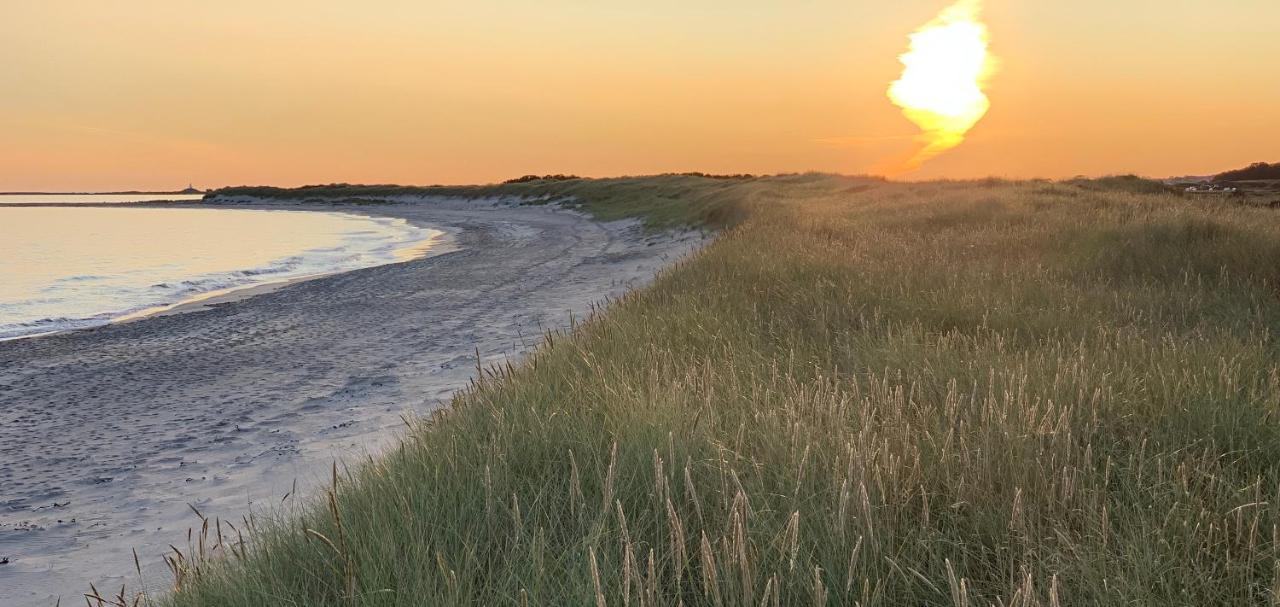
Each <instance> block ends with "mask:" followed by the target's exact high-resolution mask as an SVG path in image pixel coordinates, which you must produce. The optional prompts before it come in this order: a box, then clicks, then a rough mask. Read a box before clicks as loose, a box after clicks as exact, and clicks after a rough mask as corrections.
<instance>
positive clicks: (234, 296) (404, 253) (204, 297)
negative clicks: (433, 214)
mask: <svg viewBox="0 0 1280 607" xmlns="http://www.w3.org/2000/svg"><path fill="white" fill-rule="evenodd" d="M4 207H19V208H23V207H26V208H30V207H38V208H85V207H92V208H147V209H199V210H218V209H219V208H222V207H221V206H220V205H210V204H207V203H200V202H191V201H142V202H126V203H18V204H3V203H0V208H4ZM235 209H236V210H245V211H255V210H260V211H286V210H297V211H298V212H304V213H314V212H326V213H342V214H346V215H353V216H357V217H364V218H374V217H377V216H376V215H368V214H361V213H359V212H356V211H352V210H319V209H282V208H279V207H276V206H272V205H262V206H260V207H252V206H236V207H235ZM383 217H385V216H383ZM404 221H406V222H407V223H409V224H410V225H413V226H415V227H417V228H420V229H423V230H429V231H432V232H435V234H432V235H431V236H429V237H427V238H425V239H423V240H421V241H419V242H415V243H412V244H410V245H408V246H404V247H401V248H399V249H397V250H396V251H395V252H394V253H393V255H394V256H395V259H394V260H391V261H386V262H384V263H379V264H377V265H374V266H365V267H377V266H379V265H387V264H395V263H405V262H407V261H413V260H415V259H423V258H427V257H433V256H435V255H444V254H447V253H451V252H454V251H456V250H457V248H456V245H455V240H454V235H453V234H451V233H450V232H449V231H447V230H444V229H441V227H440V226H435V225H431V224H429V223H425V222H421V221H413V220H407V219H406V220H404ZM361 269H364V268H337V269H332V270H328V271H322V272H316V273H312V274H307V275H303V276H294V277H291V278H283V279H276V280H268V281H265V282H260V283H250V284H244V285H238V286H232V287H225V288H220V289H214V290H212V291H206V292H203V293H195V294H192V295H190V296H187V297H183V298H181V299H179V300H177V301H174V302H170V303H162V304H157V305H151V306H146V307H143V308H140V309H137V310H133V311H123V312H119V313H109V314H110V318H107V319H105V321H104V322H103V323H102V324H93V325H87V326H81V327H71V328H64V329H54V330H51V331H42V332H38V333H29V334H25V335H13V336H8V337H0V343H3V342H9V341H18V340H25V339H36V338H41V337H48V336H50V335H60V334H64V333H70V332H75V331H84V330H88V329H95V328H98V327H102V326H107V325H113V324H119V323H129V322H137V321H139V320H144V319H147V318H151V317H155V316H166V315H170V314H183V313H187V312H195V311H200V310H205V309H208V308H209V307H211V306H216V305H221V304H226V303H231V302H235V301H240V300H242V299H246V298H249V297H253V296H255V295H261V294H264V293H270V292H272V291H275V290H277V289H282V288H285V287H287V286H289V285H293V284H297V283H301V282H306V281H309V280H315V279H317V278H323V277H325V276H331V275H334V274H341V273H344V272H351V271H355V270H361ZM75 320H88V319H75Z"/></svg>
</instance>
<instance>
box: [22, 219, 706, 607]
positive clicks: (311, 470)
mask: <svg viewBox="0 0 1280 607" xmlns="http://www.w3.org/2000/svg"><path fill="white" fill-rule="evenodd" d="M152 206H154V205H152ZM175 206H178V205H175ZM235 206H236V207H237V208H255V207H264V208H289V209H297V210H299V211H307V210H326V211H334V210H338V211H347V212H352V213H358V214H365V215H378V216H390V217H400V218H404V219H407V220H409V221H411V222H414V223H418V224H420V225H424V226H428V227H433V228H437V229H441V230H444V231H445V232H447V234H448V237H447V239H445V241H444V242H441V243H438V244H437V246H436V248H435V249H434V250H433V251H432V255H430V256H428V257H426V258H422V259H416V260H412V261H408V262H403V263H395V264H389V265H383V266H378V267H374V268H367V269H363V270H356V271H352V272H347V273H342V274H336V275H330V276H325V277H321V278H316V279H312V280H306V281H302V282H295V283H291V284H288V285H282V286H279V287H278V288H270V289H258V290H255V291H252V292H248V293H234V294H231V295H230V296H226V295H223V296H220V297H218V298H216V299H206V300H204V301H201V302H198V303H196V304H193V305H189V306H184V307H180V308H178V309H177V310H175V311H177V312H183V313H166V314H161V315H153V316H150V317H147V318H143V319H140V320H134V321H131V322H124V323H117V324H113V325H109V326H106V327H100V328H96V329H88V330H82V331H73V332H68V333H61V334H55V335H49V336H42V337H37V338H31V339H21V340H15V341H7V342H0V563H3V564H0V605H4V606H5V607H10V606H13V607H25V606H27V605H53V604H54V603H55V602H56V601H57V600H58V598H59V597H61V600H62V602H63V604H77V603H79V601H80V600H81V597H80V594H81V593H82V592H85V591H88V589H89V584H90V583H91V582H92V583H94V584H95V585H96V586H97V587H98V588H99V589H101V590H103V592H104V593H105V592H107V591H108V589H110V592H112V593H114V592H115V591H117V590H118V589H119V587H120V586H121V584H128V586H129V587H130V588H135V587H137V586H138V583H139V580H138V575H137V573H136V572H135V571H134V561H133V555H132V550H135V549H136V550H137V554H138V557H139V559H140V561H141V563H142V572H143V577H144V578H145V581H146V585H147V586H149V587H152V588H164V587H166V586H167V584H168V583H169V576H168V573H167V570H166V569H165V567H164V564H163V562H162V555H163V554H164V553H166V552H167V551H168V550H169V549H168V545H169V544H174V545H177V546H180V547H181V546H184V545H185V543H186V531H187V529H188V528H190V527H192V526H193V525H198V523H199V520H198V519H197V518H196V516H195V514H194V513H193V512H192V510H191V507H194V508H196V509H198V510H199V511H200V512H201V513H202V514H204V515H205V516H207V517H210V518H211V519H212V518H213V517H220V518H222V519H224V520H230V521H239V520H240V519H241V517H242V516H244V515H246V514H248V513H249V512H250V511H251V510H253V511H255V512H270V511H271V510H272V509H275V508H280V507H281V504H282V500H283V499H284V497H285V496H286V494H290V493H291V492H292V493H293V495H299V494H300V495H302V496H303V497H305V496H307V495H308V490H309V489H310V488H312V487H315V486H316V485H317V484H318V483H322V482H325V481H324V479H325V478H326V477H327V475H328V474H329V471H330V467H331V465H332V463H333V462H334V461H345V462H357V461H358V460H359V459H360V458H362V457H364V456H365V455H367V454H376V453H377V452H378V451H379V450H380V449H382V448H385V447H386V446H387V445H389V444H394V441H395V439H396V437H398V436H399V435H401V434H402V433H403V430H404V429H405V426H404V422H403V421H402V417H403V416H406V415H422V414H426V413H429V412H431V411H432V410H434V409H436V408H438V407H440V406H441V405H442V404H443V403H445V402H447V400H448V399H449V397H450V395H451V394H452V393H453V392H454V391H455V390H457V389H459V388H460V387H463V386H465V385H466V383H467V382H468V380H469V378H470V377H471V376H472V375H473V374H474V372H475V369H476V363H477V361H476V352H477V350H478V351H479V353H480V357H481V359H482V361H481V362H482V363H484V364H488V363H496V362H501V361H504V360H515V359H517V358H518V357H519V355H520V354H521V353H522V352H524V351H526V350H527V349H528V348H530V347H531V346H533V345H534V344H536V343H537V341H538V339H539V336H540V335H541V334H542V332H543V331H544V329H548V328H553V327H563V326H566V325H567V324H568V322H569V319H570V316H571V315H574V316H576V317H578V318H581V317H583V316H585V315H586V314H587V313H588V312H589V311H590V308H591V305H592V304H593V303H598V302H601V301H602V300H604V299H606V298H608V297H611V296H617V295H619V294H621V293H622V292H624V291H626V290H628V289H631V288H634V287H636V286H639V285H642V284H644V283H645V282H646V281H648V280H650V279H651V278H652V276H653V275H654V273H655V272H656V271H657V270H658V269H660V268H661V267H662V266H663V265H665V264H667V263H669V262H671V261H673V260H675V259H677V258H678V257H680V256H681V255H684V254H686V253H687V252H689V251H691V250H692V249H694V248H696V247H697V246H698V245H699V244H701V242H702V238H701V237H700V236H699V235H697V234H692V233H682V234H662V235H652V234H646V233H644V232H643V231H642V230H641V229H640V228H639V226H638V225H637V224H635V223H633V222H613V223H600V222H596V221H593V220H591V219H589V218H586V217H585V216H583V215H581V214H579V213H576V212H572V211H568V210H563V209H559V208H557V207H553V206H517V205H514V204H512V203H510V202H507V203H503V202H500V201H489V202H464V201H457V200H445V199H431V200H426V199H416V200H399V201H388V202H387V203H386V204H360V205H340V204H327V203H307V204H288V205H280V204H277V205H264V204H263V203H259V202H253V201H245V202H244V204H237V205H235ZM246 295H252V296H249V297H246ZM171 312H173V311H171ZM291 499H292V498H290V500H291ZM290 500H285V501H284V504H285V507H287V506H288V504H289V503H290ZM189 505H190V506H189Z"/></svg>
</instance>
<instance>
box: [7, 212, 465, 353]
mask: <svg viewBox="0 0 1280 607" xmlns="http://www.w3.org/2000/svg"><path fill="white" fill-rule="evenodd" d="M230 212H237V213H291V214H292V213H297V212H294V211H245V210H235V211H230ZM307 214H311V213H307ZM322 214H323V215H329V216H332V217H333V218H334V219H337V220H340V223H338V224H337V225H340V226H342V228H343V229H342V230H341V233H340V241H339V242H338V243H337V244H326V245H325V246H316V247H313V248H308V249H305V250H302V251H298V252H296V253H294V254H291V255H287V256H283V257H277V258H275V259H271V260H269V261H267V262H266V263H262V264H260V265H255V266H253V267H245V268H238V269H234V270H229V271H217V272H206V273H199V274H192V275H181V272H182V268H183V264H182V263H181V262H180V261H179V262H175V263H172V264H166V265H163V266H160V268H161V270H157V267H156V266H150V267H146V268H141V269H133V268H119V271H117V272H115V273H110V274H106V273H102V272H90V273H75V274H72V275H68V276H62V277H56V278H51V279H50V280H48V281H47V282H46V283H44V286H43V287H42V288H41V289H40V290H39V293H38V294H37V295H35V296H31V297H25V298H22V299H19V300H16V301H0V340H10V339H18V338H23V337H33V336H37V335H46V334H49V333H56V332H62V331H69V330H76V329H86V328H91V327H98V326H103V325H106V324H109V323H111V322H114V321H116V320H119V319H122V318H126V317H136V316H139V315H141V314H143V313H146V312H148V311H152V310H162V309H165V308H168V307H172V306H174V305H177V304H181V303H183V302H186V301H190V300H193V299H198V298H200V297H202V296H207V295H208V294H211V293H223V292H229V291H235V290H239V289H245V288H252V287H258V286H261V285H266V284H272V283H283V282H291V281H295V280H299V279H304V278H311V277H316V276H321V275H326V274H332V273H337V272H345V271H350V270H356V269H361V268H368V267H373V266H378V265H384V264H388V263H395V262H399V261H405V260H408V259H412V258H415V257H419V256H422V255H424V254H426V252H427V250H428V249H429V248H430V244H431V243H432V242H433V241H435V240H436V239H438V238H439V237H440V236H442V235H443V234H444V233H443V232H441V231H439V230H434V229H430V228H424V227H420V226H416V225H413V224H411V223H409V222H407V221H405V220H404V219H399V218H387V217H368V216H363V215H353V214H348V213H336V212H335V213H322ZM157 273H160V274H164V276H157V275H156V274H157ZM51 310H56V311H57V313H52V314H50V313H49V311H51ZM68 311H71V313H68Z"/></svg>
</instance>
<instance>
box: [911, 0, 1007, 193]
mask: <svg viewBox="0 0 1280 607" xmlns="http://www.w3.org/2000/svg"><path fill="white" fill-rule="evenodd" d="M981 9H982V5H981V1H980V0H960V1H959V2H957V3H955V4H953V5H951V6H950V7H947V8H946V9H944V10H943V11H942V12H941V13H939V14H938V16H937V17H935V18H934V19H933V21H930V22H929V23H927V24H925V25H924V26H923V27H921V28H920V29H918V30H916V31H915V33H913V34H911V36H910V40H911V42H910V46H909V49H908V51H907V52H906V53H903V54H902V55H901V56H899V60H900V61H902V65H903V70H902V76H901V77H900V78H898V80H897V81H895V82H894V83H893V84H891V85H889V99H890V100H891V101H893V103H894V104H895V105H897V106H899V107H901V108H902V112H903V114H904V115H905V116H906V117H907V119H909V120H911V122H913V123H915V124H916V126H918V127H920V130H921V131H923V132H922V134H921V140H922V142H923V143H924V147H923V148H922V149H921V150H920V151H919V152H917V153H916V154H915V156H913V157H911V159H909V160H908V161H907V162H906V163H905V165H904V166H903V167H902V170H903V172H905V171H911V170H914V169H917V168H919V167H920V165H922V164H923V163H924V162H925V161H927V160H929V159H930V158H933V157H935V156H937V155H938V154H941V153H943V152H945V151H947V150H950V149H951V148H954V147H956V146H958V145H960V143H961V142H963V141H964V137H965V134H966V133H968V132H969V129H971V128H973V126H974V125H975V124H977V123H978V121H979V120H982V117H983V116H985V115H986V114H987V110H988V109H990V108H991V101H990V100H989V99H988V98H987V95H986V93H984V92H983V88H984V87H985V85H986V82H987V79H988V78H989V77H990V76H991V74H992V73H994V71H995V58H994V57H993V56H992V55H991V53H990V51H989V50H988V33H987V26H986V25H985V24H983V23H982V22H981V21H980V20H979V13H980V12H981Z"/></svg>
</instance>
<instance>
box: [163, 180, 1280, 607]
mask: <svg viewBox="0 0 1280 607" xmlns="http://www.w3.org/2000/svg"><path fill="white" fill-rule="evenodd" d="M715 187H717V188H724V187H725V186H723V185H716V186H715ZM716 191H717V192H718V193H717V194H716V195H717V196H724V195H726V194H725V192H726V191H725V190H716ZM728 192H730V193H731V194H732V197H731V202H724V203H722V206H724V207H726V208H721V207H717V209H716V212H718V213H728V214H729V215H726V216H736V217H741V218H742V219H741V221H740V222H738V223H736V224H735V225H733V226H732V227H730V228H728V229H726V230H725V231H724V232H723V234H722V235H721V236H720V238H719V239H718V240H717V241H716V242H715V243H714V244H712V245H711V246H709V247H707V248H706V249H705V250H703V251H702V252H701V253H699V254H697V255H695V256H693V257H692V258H690V259H688V260H685V261H683V262H681V263H679V264H677V265H676V266H675V267H673V268H670V269H669V270H668V271H666V272H665V273H664V274H663V275H662V276H661V277H660V278H659V280H658V281H657V282H656V284H654V285H653V286H652V287H650V288H647V289H645V290H642V291H639V292H636V293H632V294H630V295H628V296H626V297H624V298H623V299H622V300H621V301H618V302H614V303H613V304H612V305H611V306H609V307H608V308H607V310H606V311H605V312H604V313H603V314H599V315H596V316H595V317H593V318H591V319H589V320H588V321H586V322H584V323H582V324H581V325H579V326H578V327H576V329H575V330H574V331H572V332H571V333H570V334H567V335H558V336H557V335H553V336H550V337H549V339H548V340H547V343H546V344H545V345H544V346H543V347H542V348H541V349H540V350H539V351H538V352H537V353H536V354H534V355H533V356H531V357H530V358H529V359H528V360H527V361H526V362H525V363H524V364H522V365H520V366H518V367H507V368H503V369H490V370H487V371H486V372H485V373H484V375H483V379H482V380H481V381H480V382H478V384H477V385H476V386H475V387H474V388H473V389H471V390H469V391H467V392H466V393H465V394H463V395H461V396H459V397H458V398H457V399H456V400H455V401H454V403H453V406H452V407H451V408H450V409H449V410H448V411H445V412H441V413H439V414H437V415H435V416H433V417H432V418H431V419H429V420H424V421H422V422H421V423H420V425H419V427H418V428H416V429H415V431H414V432H413V434H412V436H411V438H410V440H408V441H407V442H406V443H405V444H404V445H403V446H401V447H400V448H399V449H398V450H396V451H395V452H394V453H391V454H390V455H389V456H387V457H385V458H383V459H381V460H378V461H375V462H372V463H369V464H367V465H365V466H364V467H363V468H361V469H359V470H358V471H357V472H356V473H354V474H351V475H349V476H347V477H345V478H343V477H341V476H340V475H337V474H335V479H334V483H333V484H334V486H333V488H332V489H331V491H330V492H329V493H327V494H326V495H325V496H321V497H320V498H319V499H317V501H316V502H315V504H314V507H312V508H311V509H310V510H309V511H308V512H307V513H305V514H304V515H302V516H293V517H284V518H281V519H279V520H276V521H274V522H269V523H266V524H261V525H259V526H258V528H257V529H255V531H254V532H253V533H252V534H250V538H249V541H248V542H247V544H242V543H238V542H236V541H226V540H224V541H219V544H218V545H219V546H220V547H221V546H232V547H234V548H235V550H234V552H235V553H236V554H235V555H231V556H226V557H224V558H207V557H206V558H201V559H189V560H188V561H185V562H183V563H180V564H179V566H178V567H176V568H177V569H179V570H180V571H181V572H182V573H183V575H184V578H183V585H182V587H181V589H180V590H179V591H178V592H176V593H175V594H173V595H172V596H170V597H167V598H165V599H163V601H162V602H163V603H164V604H166V605H173V606H175V607H177V606H184V607H185V606H197V605H200V606H206V605H207V606H232V605H236V606H238V605H308V606H312V605H335V606H336V605H597V606H602V605H620V606H627V607H630V606H633V605H634V606H637V607H641V606H649V605H679V604H684V605H689V606H693V605H715V606H722V605H725V606H727V605H765V606H768V605H867V606H870V605H950V606H974V607H977V606H980V605H1000V606H1008V607H1013V606H1019V607H1030V606H1039V605H1043V606H1055V607H1056V606H1058V605H1211V604H1213V605H1268V604H1276V603H1277V598H1278V597H1280V595H1278V594H1277V593H1278V592H1280V560H1277V557H1278V556H1280V555H1278V554H1277V536H1278V535H1280V528H1278V527H1277V524H1280V495H1278V494H1277V489H1278V485H1280V424H1278V423H1277V422H1278V420H1277V419H1276V414H1277V412H1278V411H1280V362H1278V360H1280V348H1278V347H1277V343H1276V340H1275V337H1274V333H1275V331H1276V329H1277V328H1278V327H1280V305H1278V303H1280V302H1277V293H1278V291H1277V285H1278V284H1280V221H1277V217H1278V216H1277V215H1276V214H1275V213H1274V212H1270V211H1266V210H1259V209H1250V208H1243V207H1235V206H1231V205H1229V204H1227V203H1221V204H1220V205H1219V206H1214V205H1215V204H1217V203H1213V202H1211V201H1209V202H1206V201H1203V200H1189V199H1184V198H1181V197H1176V196H1172V195H1159V194H1136V193H1132V192H1125V191H1113V190H1109V189H1107V188H1099V187H1094V186H1089V185H1088V184H1046V183H1002V182H973V183H936V184H914V185H912V184H886V183H878V182H873V181H860V180H852V179H840V178H831V177H821V176H797V177H788V178H777V179H766V180H753V181H747V182H742V183H737V184H734V185H733V186H732V189H731V190H728ZM717 200H720V199H719V198H717ZM726 200H727V199H726ZM729 206H731V208H727V207H729ZM213 541H214V540H210V543H212V542H213ZM202 552H203V551H202ZM213 552H215V553H216V552H218V551H217V550H214V551H213ZM224 552H228V553H229V552H230V550H224Z"/></svg>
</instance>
